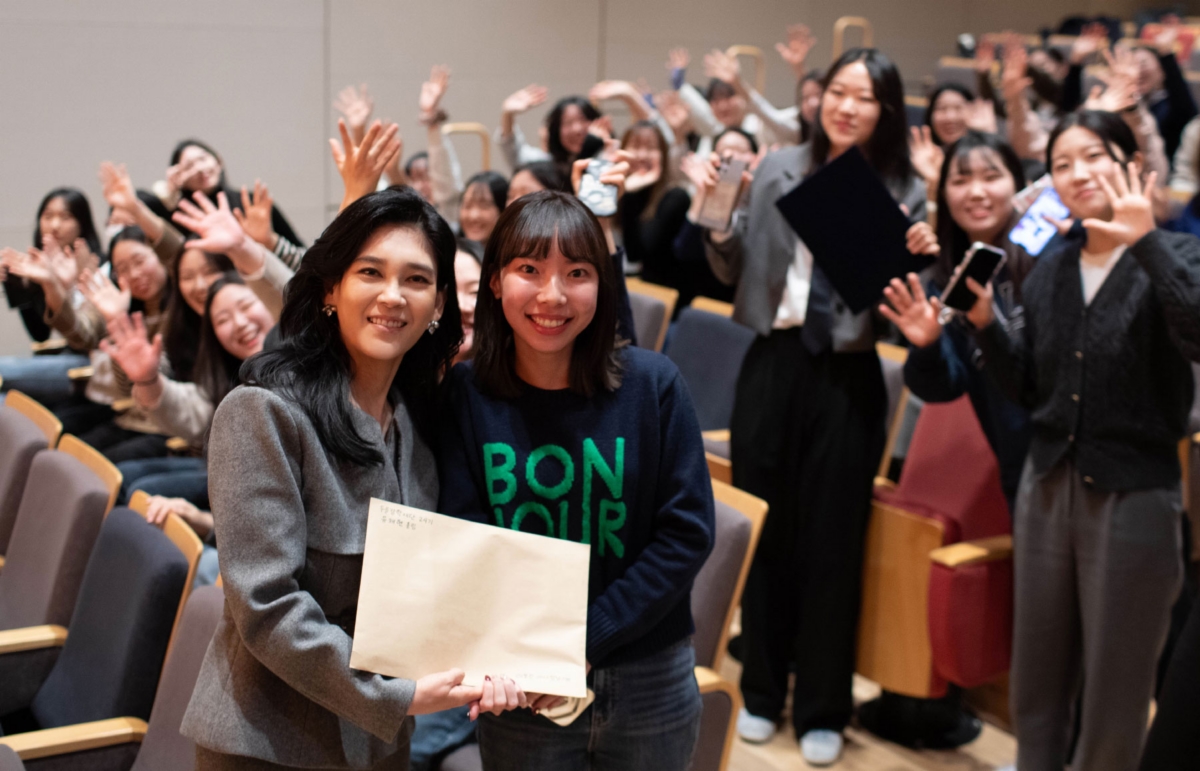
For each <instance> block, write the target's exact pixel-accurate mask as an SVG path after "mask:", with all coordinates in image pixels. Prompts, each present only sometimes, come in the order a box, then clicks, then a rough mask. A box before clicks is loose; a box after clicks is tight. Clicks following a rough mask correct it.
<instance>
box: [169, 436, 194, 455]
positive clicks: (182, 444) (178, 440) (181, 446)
mask: <svg viewBox="0 0 1200 771" xmlns="http://www.w3.org/2000/svg"><path fill="white" fill-rule="evenodd" d="M191 448H192V443H191V442H189V441H188V440H186V439H184V438H183V437H182V436H173V437H171V438H170V439H168V440H167V449H168V450H169V451H171V452H187V451H188V450H190V449H191Z"/></svg>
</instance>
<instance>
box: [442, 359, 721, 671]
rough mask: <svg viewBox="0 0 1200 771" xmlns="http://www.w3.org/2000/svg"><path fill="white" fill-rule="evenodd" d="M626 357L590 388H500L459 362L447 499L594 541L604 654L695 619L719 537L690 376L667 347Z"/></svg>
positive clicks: (527, 527) (598, 650) (475, 514)
mask: <svg viewBox="0 0 1200 771" xmlns="http://www.w3.org/2000/svg"><path fill="white" fill-rule="evenodd" d="M620 356H621V358H622V362H623V365H624V370H623V380H622V383H621V386H620V388H618V389H617V390H616V391H613V392H607V391H605V392H601V393H600V394H598V395H596V396H594V397H592V398H590V399H588V398H585V397H583V396H580V395H578V394H576V393H573V392H571V391H569V390H562V391H545V390H541V389H538V388H533V387H532V386H526V387H525V389H524V391H523V392H522V394H521V395H520V396H519V397H517V398H516V399H512V400H506V399H496V398H492V397H490V396H487V395H485V394H483V393H482V392H480V390H479V388H478V385H477V383H476V381H475V376H474V372H473V370H472V369H471V368H470V367H469V366H468V365H465V364H460V365H458V366H456V367H455V368H454V369H453V370H452V371H451V373H450V377H449V380H450V399H451V408H450V410H448V414H447V415H446V416H445V419H444V421H443V431H442V436H441V442H440V452H439V463H438V467H439V472H440V479H441V503H440V506H439V510H440V511H441V512H443V513H445V514H449V515H451V516H457V517H463V518H465V519H472V520H475V521H477V522H490V523H492V524H494V525H497V526H500V527H509V528H512V529H514V530H523V531H527V532H531V533H538V534H541V535H547V536H551V537H555V538H568V539H570V540H572V541H576V542H580V543H586V544H590V545H591V549H592V558H591V566H590V579H589V582H588V630H587V657H588V661H589V662H591V664H592V666H594V667H603V666H608V665H612V664H618V663H622V662H626V661H633V660H637V659H640V658H643V657H645V656H648V655H650V654H652V653H655V652H657V651H660V650H662V649H664V648H666V647H668V646H670V645H671V644H673V643H675V642H678V641H679V640H682V639H683V638H685V637H687V636H688V635H690V634H691V633H692V632H693V631H694V628H693V625H692V614H691V588H692V580H693V579H694V578H695V577H696V573H698V572H699V570H700V568H701V566H702V565H703V564H704V560H705V559H706V558H707V556H708V553H709V551H710V549H711V548H712V539H713V501H712V486H711V484H710V482H709V476H708V466H707V464H706V461H705V458H704V445H703V442H702V441H701V438H700V426H699V424H698V423H697V421H696V414H695V409H694V408H693V406H692V401H691V397H690V396H689V395H688V391H687V387H686V386H685V385H684V383H683V378H682V377H681V376H680V374H679V371H678V370H677V369H676V368H675V365H674V364H672V363H671V361H670V360H669V359H667V358H666V357H665V356H662V355H660V354H657V353H653V352H650V351H646V350H644V349H641V348H632V347H630V348H625V349H624V350H623V351H622V352H621V354H620ZM513 569H514V570H519V569H520V566H518V565H514V566H513Z"/></svg>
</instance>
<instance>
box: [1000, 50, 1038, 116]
mask: <svg viewBox="0 0 1200 771" xmlns="http://www.w3.org/2000/svg"><path fill="white" fill-rule="evenodd" d="M1028 68H1029V54H1028V53H1026V51H1025V44H1024V43H1021V42H1020V40H1019V39H1018V40H1017V41H1016V42H1015V43H1014V42H1006V43H1005V46H1004V69H1003V70H1001V72H1000V91H1001V93H1003V94H1004V101H1005V102H1006V103H1008V104H1012V103H1013V102H1016V101H1017V100H1018V99H1024V98H1025V90H1026V89H1027V88H1029V87H1030V86H1032V85H1033V79H1032V78H1030V77H1029V76H1028V75H1027V74H1026V72H1027V70H1028Z"/></svg>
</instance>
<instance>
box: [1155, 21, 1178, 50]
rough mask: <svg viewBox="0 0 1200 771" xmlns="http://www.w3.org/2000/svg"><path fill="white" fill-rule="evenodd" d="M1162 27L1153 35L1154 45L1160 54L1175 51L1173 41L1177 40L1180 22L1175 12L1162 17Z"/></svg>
mask: <svg viewBox="0 0 1200 771" xmlns="http://www.w3.org/2000/svg"><path fill="white" fill-rule="evenodd" d="M1161 25H1162V29H1161V30H1160V31H1159V33H1158V34H1157V35H1155V36H1154V46H1155V47H1156V48H1157V49H1158V52H1159V53H1161V54H1173V53H1175V43H1176V41H1178V40H1179V30H1180V23H1179V17H1178V16H1176V15H1175V14H1168V15H1166V16H1164V17H1162V21H1161Z"/></svg>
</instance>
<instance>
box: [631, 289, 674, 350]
mask: <svg viewBox="0 0 1200 771" xmlns="http://www.w3.org/2000/svg"><path fill="white" fill-rule="evenodd" d="M625 288H626V289H628V290H629V306H630V310H631V311H632V313H633V332H634V334H635V335H637V339H638V345H639V346H641V347H642V348H647V349H649V350H651V351H661V350H662V349H663V342H664V341H665V340H666V339H667V328H668V327H669V326H670V325H671V317H672V316H673V315H674V314H675V303H677V302H678V301H679V292H678V291H676V290H674V289H671V288H670V287H665V286H659V285H658V284H651V283H650V282H648V281H642V280H641V279H640V278H627V279H625Z"/></svg>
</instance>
